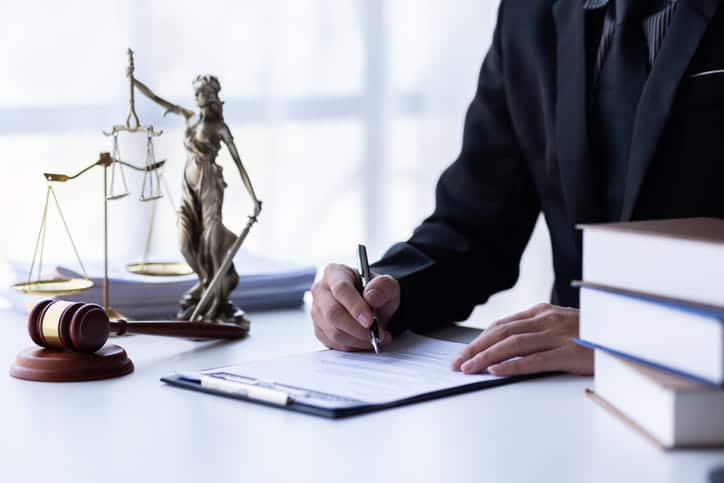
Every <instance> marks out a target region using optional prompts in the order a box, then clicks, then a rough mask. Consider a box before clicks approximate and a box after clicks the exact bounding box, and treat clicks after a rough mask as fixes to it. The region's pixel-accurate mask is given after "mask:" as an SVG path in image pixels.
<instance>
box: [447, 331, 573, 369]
mask: <svg viewBox="0 0 724 483" xmlns="http://www.w3.org/2000/svg"><path fill="white" fill-rule="evenodd" d="M558 345H560V341H559V340H558V338H557V337H555V336H553V335H551V334H548V333H546V332H533V333H523V334H518V335H514V336H511V337H508V338H506V339H503V340H501V341H500V342H498V343H496V344H494V345H493V346H492V347H490V348H488V349H486V350H484V351H482V352H480V353H478V354H476V355H475V356H474V357H472V358H471V359H469V360H467V361H466V362H465V363H463V364H462V365H461V366H460V370H461V371H462V372H463V373H465V374H477V373H480V372H483V371H485V370H486V369H488V367H489V366H491V365H494V364H497V363H499V362H502V361H506V360H508V359H510V358H512V357H519V356H527V355H528V354H533V353H536V352H544V351H547V350H549V349H552V348H555V347H557V346H558Z"/></svg>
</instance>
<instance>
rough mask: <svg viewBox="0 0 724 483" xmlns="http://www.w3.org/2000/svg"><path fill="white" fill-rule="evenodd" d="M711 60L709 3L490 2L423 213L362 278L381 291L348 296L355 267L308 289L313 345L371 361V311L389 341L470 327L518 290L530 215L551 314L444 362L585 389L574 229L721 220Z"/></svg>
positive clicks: (713, 18) (517, 318)
mask: <svg viewBox="0 0 724 483" xmlns="http://www.w3.org/2000/svg"><path fill="white" fill-rule="evenodd" d="M722 45H724V8H719V2H718V1H717V0H502V2H501V5H500V8H499V12H498V23H497V27H496V31H495V34H494V38H493V43H492V46H491V48H490V51H489V52H488V54H487V56H486V58H485V61H484V63H483V66H482V69H481V72H480V77H479V81H478V86H477V92H476V94H475V97H474V99H473V101H472V103H471V104H470V107H469V109H468V112H467V116H466V120H465V129H464V136H463V145H462V151H461V153H460V155H459V157H458V158H457V160H456V161H455V162H454V163H453V164H452V165H451V166H449V167H448V168H447V169H446V170H445V172H444V173H443V174H442V176H441V177H440V179H439V181H438V184H437V189H436V207H435V211H434V213H433V214H432V215H431V216H430V217H429V218H427V219H426V220H425V221H424V222H423V223H422V224H421V225H420V226H419V227H418V228H417V229H416V230H415V231H414V234H413V235H412V237H411V238H410V239H409V240H408V241H406V242H404V243H399V244H396V245H394V246H393V247H392V248H390V249H389V251H387V253H386V254H385V255H384V257H383V258H382V259H381V260H380V261H378V262H377V263H376V264H374V266H373V269H374V271H375V272H376V273H378V274H380V276H378V277H376V278H375V279H374V280H373V281H372V283H371V284H369V285H368V287H367V289H366V290H365V292H364V294H363V295H362V296H360V294H359V292H358V287H359V279H358V276H357V275H356V272H355V271H354V270H353V269H351V268H349V267H345V266H342V265H329V266H328V267H326V269H325V271H324V276H323V277H322V279H321V280H320V281H319V282H318V283H316V284H315V286H314V287H313V291H312V292H313V295H314V303H313V306H312V318H313V320H314V327H315V333H316V335H317V337H318V338H319V339H320V340H321V341H322V342H323V343H324V344H325V345H327V346H328V347H331V348H335V349H340V350H368V349H369V339H368V333H369V332H368V330H367V327H369V326H370V323H371V307H375V308H377V309H378V310H379V312H380V315H381V318H382V320H383V322H384V323H385V324H386V329H385V330H383V331H382V337H383V339H384V341H386V342H387V341H390V340H391V339H392V337H393V336H394V335H396V334H399V333H400V332H402V331H403V330H405V329H406V328H413V329H418V330H419V329H423V330H424V329H429V328H434V327H435V326H439V325H442V324H446V323H450V322H454V321H460V320H464V319H466V318H467V317H468V316H469V315H470V313H471V311H472V309H473V308H474V306H475V305H477V304H480V303H483V302H485V301H486V300H487V298H488V297H489V296H490V295H492V294H494V293H496V292H499V291H501V290H505V289H507V288H510V287H512V286H513V285H514V284H515V281H516V279H517V277H518V266H519V262H520V257H521V254H522V252H523V249H524V248H525V246H526V244H527V242H528V240H529V237H530V235H531V231H532V230H533V227H534V224H535V222H536V219H537V218H538V215H539V213H540V212H542V213H543V214H544V216H545V220H546V222H547V225H548V228H549V230H550V237H551V242H552V249H553V265H554V271H555V283H554V286H553V289H552V294H551V301H550V304H540V305H536V306H535V307H533V308H531V309H528V310H526V311H523V312H520V313H518V314H515V315H512V316H510V317H506V318H504V319H502V320H499V321H497V322H495V323H494V324H492V326H490V327H489V328H488V330H486V331H485V332H484V333H483V334H481V336H480V337H478V338H477V339H476V340H475V341H474V342H472V343H471V344H470V345H468V346H467V347H466V349H465V350H464V351H463V353H462V354H461V355H460V357H458V358H457V359H456V360H455V361H453V362H452V365H453V367H454V368H455V369H458V370H462V371H463V372H466V373H474V372H481V371H484V370H486V369H487V370H488V371H490V372H491V373H493V374H497V375H514V374H528V373H535V372H541V371H568V372H572V373H577V374H591V373H592V372H593V356H592V353H591V351H589V350H588V349H585V348H582V347H579V346H577V345H575V344H574V343H573V342H572V341H571V339H572V338H573V337H576V336H577V334H578V310H577V309H576V307H578V293H577V291H576V290H575V289H574V288H573V287H571V281H573V280H576V279H580V277H581V237H580V233H579V232H578V231H577V230H576V225H577V224H579V223H593V222H607V221H627V220H641V219H661V218H678V217H691V216H713V217H722V216H724V155H723V154H722V153H724V49H722V48H721V46H722ZM516 356H518V357H516ZM511 359H512V360H511Z"/></svg>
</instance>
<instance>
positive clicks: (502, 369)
mask: <svg viewBox="0 0 724 483" xmlns="http://www.w3.org/2000/svg"><path fill="white" fill-rule="evenodd" d="M565 352H566V351H564V350H563V348H561V347H558V348H556V349H551V350H548V351H544V352H536V353H534V354H530V355H528V356H526V357H521V358H520V359H512V360H509V361H506V362H503V363H501V364H495V365H493V366H490V367H488V371H489V372H490V373H491V374H493V375H495V376H522V375H526V374H535V373H538V372H548V371H556V370H560V366H561V364H562V363H564V362H565Z"/></svg>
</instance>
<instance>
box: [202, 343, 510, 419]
mask: <svg viewBox="0 0 724 483" xmlns="http://www.w3.org/2000/svg"><path fill="white" fill-rule="evenodd" d="M463 347H465V345H464V344H459V343H456V342H448V341H442V340H438V339H432V338H429V337H424V336H421V335H417V334H413V333H407V334H405V335H403V336H401V337H398V338H397V339H396V340H395V341H394V342H393V343H392V344H390V345H389V346H385V347H383V349H382V352H381V353H380V354H374V353H350V352H338V351H332V350H325V351H319V352H312V353H306V354H300V355H296V356H290V357H285V358H281V359H276V360H270V361H259V362H251V363H247V364H241V365H237V366H229V367H223V368H219V369H212V370H209V371H204V374H207V375H215V376H218V377H223V378H228V379H231V380H234V379H236V380H238V381H240V382H245V381H253V380H257V381H261V382H262V383H265V384H273V385H276V386H277V387H280V388H289V389H292V391H290V394H291V395H292V396H293V397H296V398H297V400H300V399H305V398H307V399H308V400H309V401H308V402H310V403H311V404H316V405H321V406H325V407H345V406H352V405H359V404H360V403H370V404H381V403H387V402H392V401H397V400H400V399H407V398H410V397H414V396H418V395H421V394H426V393H429V392H433V391H439V390H444V389H451V388H454V387H458V386H463V385H467V384H472V383H476V382H480V381H488V380H493V379H499V377H496V376H493V375H490V374H479V375H465V374H462V373H460V372H455V371H453V370H452V369H451V368H450V364H451V362H452V360H453V359H454V358H455V356H457V355H458V354H459V353H460V351H461V350H462V349H463ZM294 389H296V390H297V391H298V394H294V391H293V390H294ZM307 393H312V394H307ZM314 393H323V394H321V395H320V394H314ZM324 395H327V396H331V397H327V398H326V402H324V401H321V400H323V399H325V398H324V397H320V396H324ZM315 396H316V398H315ZM335 396H338V397H335ZM314 399H317V400H314Z"/></svg>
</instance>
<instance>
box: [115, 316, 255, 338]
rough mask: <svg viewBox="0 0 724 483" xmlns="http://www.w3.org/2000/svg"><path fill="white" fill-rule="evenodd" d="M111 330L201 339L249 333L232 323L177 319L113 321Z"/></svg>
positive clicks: (120, 332) (238, 335)
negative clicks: (166, 320)
mask: <svg viewBox="0 0 724 483" xmlns="http://www.w3.org/2000/svg"><path fill="white" fill-rule="evenodd" d="M111 332H115V333H116V334H117V335H123V334H126V333H129V334H149V335H162V336H167V337H189V338H199V339H239V338H241V337H244V336H245V335H246V334H247V333H248V331H247V330H246V329H244V328H242V327H239V326H236V325H232V324H216V323H209V322H175V321H169V322H165V321H158V322H127V321H125V320H118V321H114V322H111Z"/></svg>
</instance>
